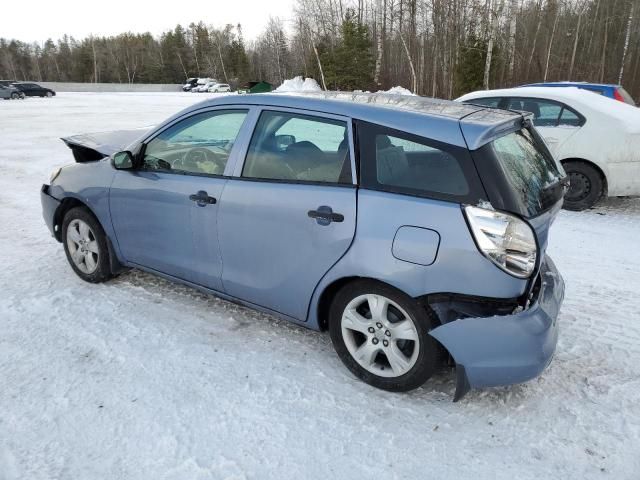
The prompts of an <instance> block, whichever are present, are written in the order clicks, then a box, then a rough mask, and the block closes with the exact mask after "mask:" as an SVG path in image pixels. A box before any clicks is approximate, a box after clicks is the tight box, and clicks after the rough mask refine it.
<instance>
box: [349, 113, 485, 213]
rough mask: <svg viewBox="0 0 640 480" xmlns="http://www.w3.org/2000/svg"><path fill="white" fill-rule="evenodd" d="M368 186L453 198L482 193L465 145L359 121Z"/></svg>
mask: <svg viewBox="0 0 640 480" xmlns="http://www.w3.org/2000/svg"><path fill="white" fill-rule="evenodd" d="M357 127H358V128H357V131H358V144H359V146H360V169H361V184H362V186H363V187H364V188H370V189H374V190H384V191H390V192H396V193H404V194H408V195H417V196H423V197H429V198H436V199H442V200H453V201H469V199H472V200H471V201H475V200H477V199H479V198H481V197H482V193H481V187H480V185H479V180H478V178H477V174H476V172H475V169H474V166H473V164H472V159H471V157H470V155H469V153H468V151H467V150H466V149H465V148H461V147H456V146H452V145H447V144H443V143H441V142H435V141H433V140H429V139H426V138H422V137H417V136H415V135H411V134H408V133H405V132H400V131H397V130H392V129H388V128H385V127H381V126H378V125H374V124H370V123H366V122H358V124H357Z"/></svg>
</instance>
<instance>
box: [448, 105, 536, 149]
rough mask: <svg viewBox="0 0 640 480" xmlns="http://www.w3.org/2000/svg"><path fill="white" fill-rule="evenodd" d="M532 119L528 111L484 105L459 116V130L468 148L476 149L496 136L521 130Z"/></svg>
mask: <svg viewBox="0 0 640 480" xmlns="http://www.w3.org/2000/svg"><path fill="white" fill-rule="evenodd" d="M532 119H533V114H531V113H529V112H521V111H517V110H498V109H495V108H486V107H484V108H483V109H482V110H478V111H476V112H473V113H470V114H469V115H467V116H465V117H463V118H461V119H460V130H461V131H462V135H463V136H464V138H465V141H466V142H467V146H468V147H469V150H477V149H478V148H480V147H482V146H483V145H486V144H487V143H489V142H491V141H492V140H495V139H496V138H498V137H501V136H503V135H506V134H507V133H510V132H515V131H518V130H521V129H522V127H524V126H526V125H527V123H528V122H531V121H532ZM488 123H489V124H490V127H489V128H487V124H488Z"/></svg>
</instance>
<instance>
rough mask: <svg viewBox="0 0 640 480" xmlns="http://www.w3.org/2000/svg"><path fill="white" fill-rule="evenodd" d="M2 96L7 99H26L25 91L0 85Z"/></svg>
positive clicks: (0, 96)
mask: <svg viewBox="0 0 640 480" xmlns="http://www.w3.org/2000/svg"><path fill="white" fill-rule="evenodd" d="M0 98H4V99H5V100H18V99H20V100H24V93H22V92H21V91H20V90H18V89H17V88H14V87H5V86H4V85H0Z"/></svg>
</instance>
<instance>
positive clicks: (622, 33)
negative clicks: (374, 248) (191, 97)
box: [0, 0, 640, 99]
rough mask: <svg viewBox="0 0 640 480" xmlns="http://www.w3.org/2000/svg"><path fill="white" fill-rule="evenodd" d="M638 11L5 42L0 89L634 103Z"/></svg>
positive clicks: (300, 4)
mask: <svg viewBox="0 0 640 480" xmlns="http://www.w3.org/2000/svg"><path fill="white" fill-rule="evenodd" d="M638 18H640V0H296V4H295V10H294V15H293V18H292V19H289V20H288V21H290V22H292V23H291V25H289V28H285V24H284V21H283V20H282V19H280V18H270V19H269V20H268V21H267V24H266V25H265V28H264V31H263V32H262V33H261V34H260V35H259V36H258V37H257V38H256V39H254V40H252V41H249V42H247V41H245V39H244V38H243V35H242V29H241V26H240V25H226V26H224V27H223V28H217V27H214V26H211V25H206V24H204V23H202V22H200V23H197V24H195V23H192V24H190V25H189V26H187V27H183V26H180V25H178V26H176V27H175V29H173V30H171V31H167V32H165V33H163V34H162V35H160V36H159V37H154V36H153V35H151V34H150V33H123V34H120V35H116V36H110V37H98V36H90V37H88V38H84V39H75V38H73V37H69V36H64V37H62V38H61V39H58V40H57V41H53V40H47V41H46V42H44V43H43V44H29V43H25V42H21V41H19V40H14V39H4V38H0V78H15V79H18V80H32V81H63V82H64V81H73V82H118V83H181V82H183V81H184V79H185V78H187V77H191V76H209V77H213V78H217V79H219V80H221V81H225V82H228V83H232V84H233V83H236V84H239V83H244V82H245V81H247V80H266V81H269V82H271V83H274V84H276V85H277V84H279V83H281V82H282V81H283V80H285V79H287V78H291V77H292V76H295V75H303V76H308V77H313V78H315V79H316V80H317V81H318V83H320V85H321V86H322V87H323V88H326V89H332V90H334V89H340V90H354V89H358V90H380V89H388V88H390V87H392V86H395V85H402V86H404V87H407V88H409V89H410V90H412V91H414V92H415V93H418V94H420V95H427V96H435V97H443V98H453V97H456V96H458V95H461V94H463V93H466V92H468V91H471V90H476V89H481V88H500V87H508V86H513V85H520V84H524V83H531V82H538V81H544V80H547V81H553V80H584V81H591V82H604V83H622V84H623V85H624V86H625V88H626V89H627V90H628V91H629V92H630V93H631V94H632V96H634V97H635V98H636V99H638V98H639V97H640V72H639V70H640V22H639V21H638Z"/></svg>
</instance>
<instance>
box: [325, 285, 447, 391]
mask: <svg viewBox="0 0 640 480" xmlns="http://www.w3.org/2000/svg"><path fill="white" fill-rule="evenodd" d="M431 328H432V324H431V318H430V317H429V315H428V314H427V312H426V311H425V310H424V309H423V308H422V307H420V306H419V305H418V304H417V302H416V301H415V300H414V299H412V298H411V297H409V296H407V295H405V294H404V293H402V292H400V291H399V290H396V289H395V288H392V287H390V286H388V285H384V284H381V283H379V282H375V281H373V280H359V281H356V282H353V283H351V284H348V285H347V286H345V287H344V288H342V290H340V291H339V292H338V293H337V294H336V297H335V299H334V301H333V303H332V305H331V309H330V313H329V331H330V334H331V340H332V342H333V346H334V348H335V350H336V352H337V353H338V356H339V357H340V359H341V360H342V362H343V363H344V364H345V366H346V367H347V368H348V369H349V370H350V371H351V372H352V373H353V374H354V375H355V376H357V377H358V378H360V379H361V380H363V381H365V382H366V383H368V384H369V385H372V386H374V387H377V388H381V389H384V390H390V391H396V392H402V391H407V390H412V389H414V388H417V387H419V386H420V385H422V384H423V383H424V382H425V381H427V379H429V377H431V375H433V373H434V371H435V369H436V367H437V364H438V358H439V350H438V348H439V347H438V344H437V342H436V341H435V340H434V339H433V338H432V337H431V336H429V334H428V333H429V330H430V329H431Z"/></svg>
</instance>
